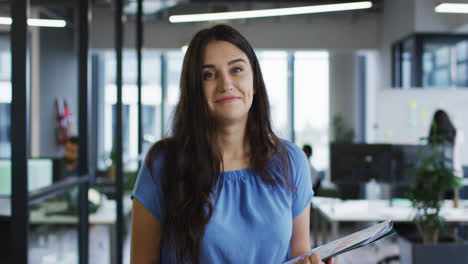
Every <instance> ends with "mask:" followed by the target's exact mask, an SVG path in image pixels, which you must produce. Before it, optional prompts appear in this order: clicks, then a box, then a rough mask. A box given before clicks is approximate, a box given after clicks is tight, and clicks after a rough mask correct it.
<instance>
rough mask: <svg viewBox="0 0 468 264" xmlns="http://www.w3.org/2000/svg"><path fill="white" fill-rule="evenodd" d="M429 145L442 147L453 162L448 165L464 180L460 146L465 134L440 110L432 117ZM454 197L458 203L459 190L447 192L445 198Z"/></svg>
mask: <svg viewBox="0 0 468 264" xmlns="http://www.w3.org/2000/svg"><path fill="white" fill-rule="evenodd" d="M428 143H429V144H431V145H439V146H440V147H442V149H443V150H444V153H445V155H446V157H447V158H449V159H450V160H451V162H449V163H451V164H448V166H452V167H453V169H454V174H455V175H456V176H458V177H459V178H461V179H462V178H463V168H462V165H461V161H460V146H461V145H462V144H463V133H461V131H459V132H457V129H456V128H455V126H454V125H453V124H452V121H450V117H449V115H448V114H447V113H446V112H445V111H444V110H441V109H438V110H437V111H435V113H434V116H433V117H432V121H431V127H430V130H429V135H428ZM454 195H455V196H456V201H458V199H459V197H458V196H459V189H455V190H453V191H452V190H451V191H448V192H446V193H445V194H444V198H445V199H452V198H454ZM456 203H457V202H456ZM456 207H458V204H456Z"/></svg>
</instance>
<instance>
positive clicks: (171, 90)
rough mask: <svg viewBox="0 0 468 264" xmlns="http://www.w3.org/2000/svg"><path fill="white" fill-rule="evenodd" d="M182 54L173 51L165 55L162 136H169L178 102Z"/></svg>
mask: <svg viewBox="0 0 468 264" xmlns="http://www.w3.org/2000/svg"><path fill="white" fill-rule="evenodd" d="M183 60H184V53H182V52H180V51H173V52H168V53H167V97H166V102H165V103H166V104H165V107H164V135H163V136H170V130H171V128H172V117H173V115H174V110H175V107H176V105H177V103H178V102H179V96H180V74H181V72H182V63H183Z"/></svg>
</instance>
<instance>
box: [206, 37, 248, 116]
mask: <svg viewBox="0 0 468 264" xmlns="http://www.w3.org/2000/svg"><path fill="white" fill-rule="evenodd" d="M202 79H203V92H204V95H205V99H206V102H207V104H208V108H209V110H210V112H211V114H212V115H213V116H214V118H216V119H217V121H220V122H222V123H224V124H233V123H238V122H247V117H248V113H249V109H250V107H251V105H252V100H253V95H254V94H255V91H254V87H253V73H252V66H251V65H250V62H249V59H248V58H247V55H246V54H245V53H244V52H243V51H242V50H241V49H239V48H238V47H236V46H235V45H233V44H231V43H230V42H227V41H213V42H210V43H208V45H206V47H205V54H204V58H203V65H202Z"/></svg>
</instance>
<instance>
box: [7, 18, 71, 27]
mask: <svg viewBox="0 0 468 264" xmlns="http://www.w3.org/2000/svg"><path fill="white" fill-rule="evenodd" d="M12 22H13V21H12V19H11V17H0V25H11V23H12ZM28 25H29V26H33V27H65V26H66V25H67V22H65V20H60V19H35V18H28Z"/></svg>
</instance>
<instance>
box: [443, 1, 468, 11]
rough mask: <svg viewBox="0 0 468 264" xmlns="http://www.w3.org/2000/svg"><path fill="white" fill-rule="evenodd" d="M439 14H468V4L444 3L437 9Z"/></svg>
mask: <svg viewBox="0 0 468 264" xmlns="http://www.w3.org/2000/svg"><path fill="white" fill-rule="evenodd" d="M435 11H436V12H437V13H468V4H455V3H442V4H440V5H438V6H436V7H435Z"/></svg>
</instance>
